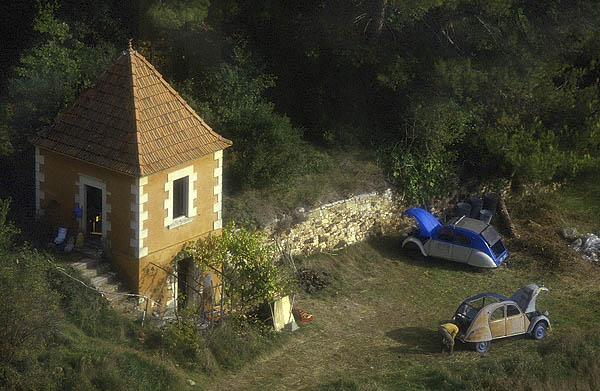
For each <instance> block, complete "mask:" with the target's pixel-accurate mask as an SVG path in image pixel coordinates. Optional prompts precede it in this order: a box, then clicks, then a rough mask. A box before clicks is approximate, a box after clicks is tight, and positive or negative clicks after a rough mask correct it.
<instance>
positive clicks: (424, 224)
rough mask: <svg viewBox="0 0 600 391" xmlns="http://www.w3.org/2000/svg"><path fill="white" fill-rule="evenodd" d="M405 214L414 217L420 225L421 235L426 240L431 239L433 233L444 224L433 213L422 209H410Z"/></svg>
mask: <svg viewBox="0 0 600 391" xmlns="http://www.w3.org/2000/svg"><path fill="white" fill-rule="evenodd" d="M404 213H405V214H407V215H409V216H412V217H414V218H415V219H416V220H417V222H418V223H419V235H420V236H422V237H425V238H429V237H431V234H432V233H433V231H434V230H435V229H436V228H437V227H440V226H441V225H442V224H440V222H439V221H438V219H436V218H435V217H434V216H433V215H432V214H431V213H429V212H428V211H426V210H425V209H421V208H410V209H407V210H405V211H404Z"/></svg>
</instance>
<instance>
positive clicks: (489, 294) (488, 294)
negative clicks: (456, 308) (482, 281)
mask: <svg viewBox="0 0 600 391" xmlns="http://www.w3.org/2000/svg"><path fill="white" fill-rule="evenodd" d="M482 297H494V298H496V299H498V300H500V301H507V300H508V297H506V296H503V295H501V294H500V293H496V292H483V293H479V294H476V295H475V296H471V297H469V298H468V299H465V300H464V301H463V303H469V302H471V301H473V300H477V299H481V298H482Z"/></svg>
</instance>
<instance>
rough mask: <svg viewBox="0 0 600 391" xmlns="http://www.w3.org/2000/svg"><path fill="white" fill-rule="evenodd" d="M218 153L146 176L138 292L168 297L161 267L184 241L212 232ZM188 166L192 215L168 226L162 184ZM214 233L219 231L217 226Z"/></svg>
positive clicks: (166, 265) (167, 265) (215, 215)
mask: <svg viewBox="0 0 600 391" xmlns="http://www.w3.org/2000/svg"><path fill="white" fill-rule="evenodd" d="M220 156H221V155H220V154H219V153H217V154H210V155H206V156H203V157H201V158H199V159H197V160H195V161H193V162H189V163H186V164H182V165H180V166H176V167H173V168H171V169H169V170H165V171H161V172H158V173H155V174H152V175H150V176H148V177H147V178H148V181H147V184H146V185H144V188H143V191H144V193H146V194H147V195H148V198H147V202H145V203H144V205H143V211H144V212H148V217H147V219H146V220H145V221H144V225H143V227H142V228H143V230H147V238H146V239H144V246H147V248H148V250H147V254H146V255H145V256H143V257H141V258H140V262H139V274H140V276H142V277H141V280H140V281H139V288H138V289H139V292H140V293H143V294H146V295H149V296H151V297H153V298H156V299H158V298H164V297H167V296H169V295H170V293H169V292H167V291H166V287H167V286H168V284H166V280H167V277H168V275H167V272H166V271H164V270H163V269H161V267H162V268H166V269H170V267H171V261H172V260H173V258H174V257H175V255H176V254H177V253H178V252H179V251H181V249H182V247H183V245H184V244H185V243H186V242H189V241H192V240H196V239H198V238H200V237H201V236H204V235H207V234H208V233H209V232H213V231H215V230H214V228H215V222H216V221H218V220H219V218H220V206H219V207H218V208H217V207H216V205H217V204H218V201H220V188H217V187H218V186H219V185H220V175H221V174H220V164H221V160H220ZM190 166H193V172H194V175H195V178H196V179H195V181H193V188H192V190H193V191H195V192H194V193H193V194H194V196H195V199H194V202H193V207H194V208H195V216H193V218H191V219H190V220H189V221H188V222H186V223H184V224H181V225H177V226H172V225H171V226H169V225H168V221H166V218H167V217H168V207H167V206H168V195H169V194H168V191H166V190H165V183H167V182H168V179H169V174H170V173H174V172H177V171H178V170H182V169H183V170H185V169H186V168H189V167H190ZM216 174H218V175H216ZM215 193H217V194H215ZM165 201H167V202H165ZM216 209H218V211H217V210H216ZM215 232H216V233H217V234H218V232H220V228H217V229H216V231H215Z"/></svg>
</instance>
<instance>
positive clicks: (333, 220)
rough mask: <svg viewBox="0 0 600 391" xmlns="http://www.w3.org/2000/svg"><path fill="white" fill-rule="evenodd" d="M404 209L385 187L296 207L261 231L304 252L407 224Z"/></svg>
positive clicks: (396, 228) (362, 238) (347, 242)
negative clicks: (307, 207) (292, 213)
mask: <svg viewBox="0 0 600 391" xmlns="http://www.w3.org/2000/svg"><path fill="white" fill-rule="evenodd" d="M404 209H405V208H404V207H403V206H402V205H401V200H400V197H398V196H396V195H395V194H394V193H393V192H392V191H391V190H390V189H388V190H386V191H384V192H382V193H377V192H373V193H368V194H361V195H358V196H354V197H352V198H349V199H345V200H340V201H336V202H332V203H330V204H326V205H323V206H320V207H318V208H315V209H312V210H309V211H304V210H299V211H297V215H296V216H294V218H290V217H288V218H287V219H283V220H281V221H278V222H274V223H272V224H270V225H269V226H267V227H266V228H265V231H266V232H267V234H268V236H269V238H270V239H271V240H273V241H277V242H278V243H280V244H284V245H286V246H289V247H288V249H289V250H291V251H292V253H293V254H306V255H307V254H310V253H313V252H316V251H323V250H332V249H338V248H343V247H345V246H347V245H349V244H352V243H356V242H360V241H362V240H364V239H366V238H367V237H368V236H371V235H380V234H383V233H386V232H391V231H397V230H401V229H403V228H405V227H408V226H409V224H410V221H409V219H408V218H407V217H405V216H403V215H402V212H403V211H404Z"/></svg>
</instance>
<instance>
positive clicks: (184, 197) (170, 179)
mask: <svg viewBox="0 0 600 391" xmlns="http://www.w3.org/2000/svg"><path fill="white" fill-rule="evenodd" d="M196 178H197V174H196V173H195V172H194V166H188V167H185V168H181V169H179V170H177V171H174V172H171V173H169V174H168V176H167V183H165V191H166V192H167V199H166V200H165V205H164V207H165V209H166V210H167V217H165V221H164V225H165V227H168V228H169V229H171V228H175V227H177V226H179V225H182V224H185V223H187V222H190V221H191V220H192V219H193V217H194V216H196V208H195V207H194V201H195V199H196V190H194V184H195V182H196Z"/></svg>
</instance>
